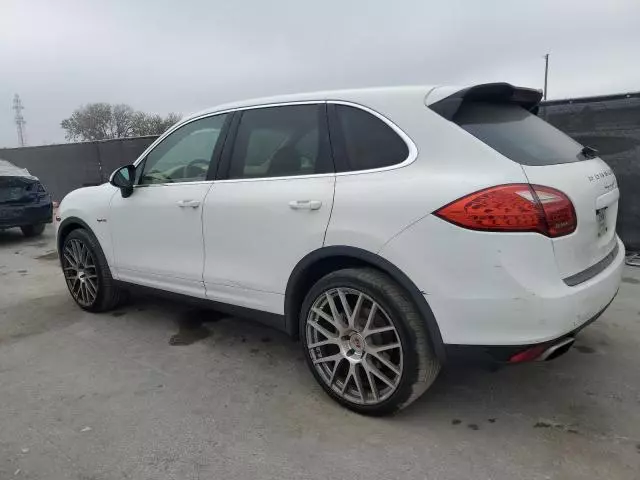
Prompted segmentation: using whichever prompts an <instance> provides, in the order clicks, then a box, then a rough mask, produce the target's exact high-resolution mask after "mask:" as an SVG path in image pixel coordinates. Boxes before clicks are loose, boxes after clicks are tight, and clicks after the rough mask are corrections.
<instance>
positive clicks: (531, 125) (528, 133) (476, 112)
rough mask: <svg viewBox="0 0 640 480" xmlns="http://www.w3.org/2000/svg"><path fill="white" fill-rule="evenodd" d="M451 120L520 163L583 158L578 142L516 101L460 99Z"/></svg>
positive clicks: (540, 163)
mask: <svg viewBox="0 0 640 480" xmlns="http://www.w3.org/2000/svg"><path fill="white" fill-rule="evenodd" d="M453 121H454V122H455V123H457V124H458V125H460V126H461V127H462V128H464V129H465V130H466V131H467V132H469V133H470V134H471V135H473V136H475V137H477V138H478V139H480V140H482V141H483V142H484V143H486V144H487V145H489V146H490V147H491V148H493V149H495V150H497V151H498V152H500V153H501V154H502V155H504V156H505V157H508V158H510V159H511V160H513V161H514V162H518V163H520V164H522V165H555V164H558V163H571V162H578V161H580V160H584V157H583V156H582V155H580V151H581V150H582V146H581V145H580V144H579V143H577V142H576V141H574V140H573V139H571V137H569V136H567V135H565V134H564V133H562V132H561V131H560V130H558V129H557V128H555V127H553V126H552V125H550V124H548V123H547V122H545V121H544V120H542V119H540V118H538V117H537V116H535V115H533V114H531V113H529V112H528V111H526V110H525V109H524V108H522V107H520V106H518V105H513V104H496V103H483V102H468V103H463V104H462V106H461V107H460V110H458V112H456V115H455V117H454V118H453Z"/></svg>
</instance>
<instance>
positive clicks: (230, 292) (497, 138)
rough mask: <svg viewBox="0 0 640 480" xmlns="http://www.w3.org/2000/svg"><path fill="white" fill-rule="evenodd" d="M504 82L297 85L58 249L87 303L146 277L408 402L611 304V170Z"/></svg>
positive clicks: (76, 221)
mask: <svg viewBox="0 0 640 480" xmlns="http://www.w3.org/2000/svg"><path fill="white" fill-rule="evenodd" d="M540 97H541V94H540V92H539V91H536V90H531V89H525V88H517V87H513V86H511V85H509V84H506V83H498V84H485V85H477V86H473V87H468V88H456V87H396V88H376V89H361V90H349V91H332V92H321V93H313V94H301V95H291V96H286V97H277V98H268V99H261V100H253V101H247V102H240V103H235V104H230V105H224V106H220V107H217V108H214V109H211V110H207V111H205V112H202V113H198V114H196V115H193V116H191V117H189V118H187V119H185V120H182V121H181V122H180V123H179V124H177V125H175V126H174V127H172V128H171V129H170V130H169V131H167V132H166V133H165V134H164V135H162V136H161V137H160V138H159V139H158V140H157V141H155V142H154V143H153V144H152V145H151V146H150V147H149V148H148V149H147V150H146V151H145V152H144V153H143V154H142V155H141V156H140V158H139V159H138V160H137V161H136V162H135V163H134V164H133V165H129V166H125V167H122V168H120V169H119V170H117V171H116V172H114V173H113V175H112V176H111V179H110V182H109V183H108V184H105V185H101V186H97V187H88V188H81V189H79V190H76V191H74V192H71V193H70V194H69V195H67V196H66V198H65V199H64V200H63V201H62V203H61V205H60V209H59V213H58V219H57V220H58V222H57V232H58V233H57V242H58V250H59V254H60V259H61V263H62V268H63V270H64V276H65V279H66V283H67V285H68V287H69V291H70V292H71V295H72V296H73V298H74V300H75V301H76V302H77V303H78V305H79V306H80V307H82V308H83V309H85V310H89V311H93V312H100V311H105V310H108V309H111V308H114V307H115V306H116V305H117V304H118V302H119V301H120V299H121V298H122V292H124V291H126V290H129V289H130V288H131V287H133V286H142V287H147V288H149V289H153V290H157V291H162V292H165V293H166V292H171V293H173V294H177V295H179V296H184V297H188V298H191V299H199V300H202V301H206V302H208V303H209V304H210V305H211V306H212V307H213V308H216V309H219V310H221V311H223V312H227V313H230V314H232V315H234V316H236V317H242V316H245V317H251V318H255V319H259V320H261V321H263V322H265V323H267V324H269V325H272V326H274V327H276V328H278V329H280V330H283V331H285V332H287V333H288V334H290V335H291V336H293V337H295V338H300V340H301V343H302V346H303V350H304V354H305V357H306V360H307V363H308V365H309V367H310V369H311V371H312V372H313V375H314V376H315V378H316V379H317V381H318V382H319V383H320V385H322V387H323V388H324V390H325V391H326V392H327V393H328V394H329V395H330V396H331V397H332V398H333V399H335V400H336V401H338V402H340V403H341V404H343V405H344V406H346V407H348V408H350V409H352V410H355V411H358V412H361V413H365V414H371V415H382V414H387V413H391V412H393V411H396V410H398V409H399V408H402V407H404V406H406V405H408V404H409V403H411V402H412V401H414V400H415V399H416V398H418V397H419V396H420V395H421V394H422V393H423V392H424V391H425V390H426V389H427V388H428V387H429V386H430V385H431V383H432V382H433V381H434V380H435V378H436V376H437V375H438V372H439V370H440V367H441V365H443V364H444V363H445V362H446V361H452V360H454V359H457V358H468V359H475V360H476V361H479V360H492V361H497V362H502V363H518V362H523V361H529V360H541V359H550V358H554V357H556V356H558V355H560V354H562V353H564V352H565V351H566V350H568V349H569V347H570V346H571V344H572V342H573V339H574V336H575V334H576V333H577V332H578V331H579V330H580V329H581V328H583V327H584V326H585V325H587V324H588V323H589V322H591V321H593V320H595V319H596V318H597V317H598V316H599V315H600V314H601V313H602V312H603V311H604V309H605V308H607V306H608V305H609V303H610V302H611V301H612V299H613V298H614V296H615V295H616V292H617V290H618V285H619V282H620V277H621V271H622V265H623V259H624V246H623V244H622V243H621V242H620V240H619V239H618V237H617V236H616V233H615V227H616V216H617V209H618V198H619V191H618V187H617V184H616V179H615V176H614V175H613V172H612V171H611V169H610V168H609V167H608V166H607V165H606V164H605V163H604V162H603V161H602V160H601V159H600V158H598V157H597V152H596V151H595V150H594V149H593V148H590V147H584V146H582V145H579V144H578V143H576V142H575V141H573V140H572V139H571V138H569V137H568V136H566V135H565V134H563V133H561V132H560V131H558V130H556V129H555V128H554V127H552V126H551V125H549V124H548V123H546V122H545V121H544V120H542V119H541V118H539V117H538V116H537V109H538V103H539V101H540Z"/></svg>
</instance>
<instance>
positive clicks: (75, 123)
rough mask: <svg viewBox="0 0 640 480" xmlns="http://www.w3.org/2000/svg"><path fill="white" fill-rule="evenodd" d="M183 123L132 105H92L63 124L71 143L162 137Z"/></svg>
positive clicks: (175, 118)
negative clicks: (176, 124)
mask: <svg viewBox="0 0 640 480" xmlns="http://www.w3.org/2000/svg"><path fill="white" fill-rule="evenodd" d="M178 120H180V115H178V114H176V113H170V114H169V115H167V116H166V117H162V116H161V115H158V114H147V113H144V112H136V111H134V110H133V108H131V107H130V106H129V105H125V104H118V105H110V104H108V103H90V104H88V105H84V106H82V107H80V108H78V109H77V110H75V111H74V112H73V113H72V114H71V116H70V117H69V118H66V119H64V120H62V122H60V126H61V127H62V128H63V129H64V130H65V132H66V133H65V137H66V138H67V140H69V141H77V140H81V141H93V140H107V139H111V138H123V137H132V136H141V135H160V134H161V133H163V132H164V131H165V130H167V129H168V128H169V127H170V126H171V125H173V124H174V123H176V122H177V121H178Z"/></svg>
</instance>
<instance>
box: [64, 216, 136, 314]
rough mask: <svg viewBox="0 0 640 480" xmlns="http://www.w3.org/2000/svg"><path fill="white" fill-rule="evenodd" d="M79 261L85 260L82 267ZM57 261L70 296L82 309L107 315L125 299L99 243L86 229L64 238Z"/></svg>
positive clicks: (80, 229) (75, 231)
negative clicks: (59, 262) (107, 312)
mask: <svg viewBox="0 0 640 480" xmlns="http://www.w3.org/2000/svg"><path fill="white" fill-rule="evenodd" d="M79 259H80V261H81V260H83V259H84V260H86V264H85V266H83V267H82V268H80V264H79V263H78V261H79ZM60 261H61V264H62V268H63V273H64V276H65V282H66V284H67V288H68V289H69V293H70V294H71V297H72V298H73V299H74V300H75V302H76V304H78V306H79V307H80V308H82V309H83V310H87V311H89V312H106V311H109V310H112V309H114V308H116V307H117V306H118V305H119V304H120V303H121V302H122V301H123V300H124V299H125V294H126V292H124V291H123V290H122V289H120V288H118V287H117V286H116V284H115V282H114V280H113V277H112V276H111V270H109V265H108V264H107V259H106V258H105V256H104V253H103V251H102V248H101V247H100V244H99V243H98V240H97V239H96V238H95V237H94V236H93V234H91V233H90V232H88V231H87V230H84V229H82V228H79V229H76V230H73V231H72V232H71V233H69V235H67V237H66V238H65V239H64V241H63V243H62V248H61V259H60ZM89 265H91V266H89ZM76 267H78V268H76ZM82 275H84V276H83V277H82V278H84V280H81V276H82ZM80 283H83V285H80ZM87 284H88V285H87Z"/></svg>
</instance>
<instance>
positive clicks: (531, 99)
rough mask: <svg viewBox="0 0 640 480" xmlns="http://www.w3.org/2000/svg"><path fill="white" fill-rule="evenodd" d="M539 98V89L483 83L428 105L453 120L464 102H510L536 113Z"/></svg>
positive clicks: (540, 93) (540, 97) (540, 98)
mask: <svg viewBox="0 0 640 480" xmlns="http://www.w3.org/2000/svg"><path fill="white" fill-rule="evenodd" d="M540 100H542V91H541V90H535V89H533V88H522V87H514V86H513V85H511V84H509V83H485V84H482V85H476V86H474V87H468V88H463V89H462V90H458V91H457V92H456V93H454V94H453V95H449V96H448V97H446V98H443V99H442V100H440V101H438V102H436V103H433V104H431V105H429V108H430V109H431V110H433V111H434V112H436V113H437V114H438V115H440V116H442V117H444V118H446V119H447V120H453V117H454V116H455V114H456V112H457V111H458V110H459V109H460V106H461V105H462V104H463V103H464V102H491V103H511V104H516V105H520V106H522V107H523V108H525V109H527V110H528V111H529V112H531V113H533V114H534V115H537V114H538V107H539V105H540Z"/></svg>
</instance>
